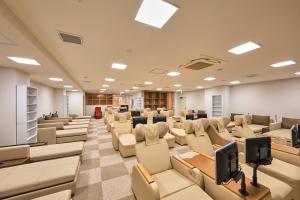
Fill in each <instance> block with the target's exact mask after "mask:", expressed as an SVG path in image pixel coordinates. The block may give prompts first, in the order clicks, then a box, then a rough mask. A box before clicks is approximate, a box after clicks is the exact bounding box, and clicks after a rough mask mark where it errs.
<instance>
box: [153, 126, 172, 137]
mask: <svg viewBox="0 0 300 200" xmlns="http://www.w3.org/2000/svg"><path fill="white" fill-rule="evenodd" d="M156 126H157V128H158V133H159V137H160V138H163V137H164V136H165V135H166V134H167V133H168V131H169V125H168V123H167V122H158V123H156Z"/></svg>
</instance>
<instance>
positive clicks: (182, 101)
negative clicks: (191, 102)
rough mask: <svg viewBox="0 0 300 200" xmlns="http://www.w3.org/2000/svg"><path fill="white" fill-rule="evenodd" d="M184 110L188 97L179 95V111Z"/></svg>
mask: <svg viewBox="0 0 300 200" xmlns="http://www.w3.org/2000/svg"><path fill="white" fill-rule="evenodd" d="M183 110H186V97H184V96H181V97H179V113H180V112H181V111H183Z"/></svg>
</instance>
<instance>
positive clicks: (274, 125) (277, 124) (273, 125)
mask: <svg viewBox="0 0 300 200" xmlns="http://www.w3.org/2000/svg"><path fill="white" fill-rule="evenodd" d="M280 128H281V122H275V123H270V131H274V130H277V129H280Z"/></svg>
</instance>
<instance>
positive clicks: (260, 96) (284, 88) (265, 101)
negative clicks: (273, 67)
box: [229, 78, 300, 121]
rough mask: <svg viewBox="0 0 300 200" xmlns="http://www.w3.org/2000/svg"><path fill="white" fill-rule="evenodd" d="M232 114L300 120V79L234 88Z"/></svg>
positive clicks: (231, 101) (231, 92) (232, 91)
mask: <svg viewBox="0 0 300 200" xmlns="http://www.w3.org/2000/svg"><path fill="white" fill-rule="evenodd" d="M229 103H230V112H236V113H251V114H260V115H271V117H273V118H274V116H275V115H278V120H279V121H280V120H281V117H282V116H286V117H295V118H300V78H294V79H287V80H279V81H269V82H262V83H255V84H246V85H238V86H232V87H231V88H230V101H229Z"/></svg>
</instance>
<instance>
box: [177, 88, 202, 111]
mask: <svg viewBox="0 0 300 200" xmlns="http://www.w3.org/2000/svg"><path fill="white" fill-rule="evenodd" d="M180 97H184V98H186V108H187V109H191V110H195V111H196V110H205V103H204V90H195V91H188V92H182V94H181V93H180V92H176V93H175V95H174V112H175V114H176V115H178V114H179V113H180V111H181V108H180Z"/></svg>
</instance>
